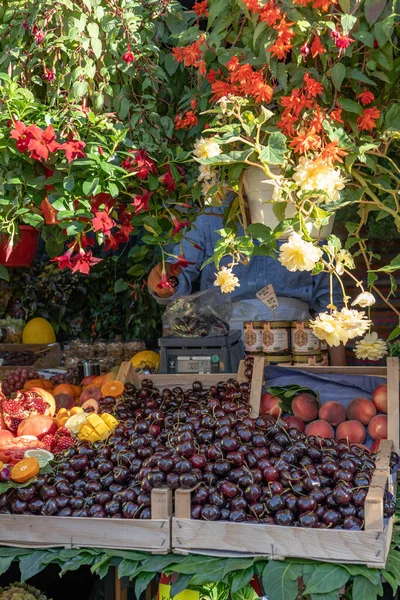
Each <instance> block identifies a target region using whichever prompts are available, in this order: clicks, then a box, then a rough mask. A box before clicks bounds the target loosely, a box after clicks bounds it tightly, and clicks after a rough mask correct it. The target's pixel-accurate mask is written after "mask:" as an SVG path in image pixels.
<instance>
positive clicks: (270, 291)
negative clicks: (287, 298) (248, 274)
mask: <svg viewBox="0 0 400 600" xmlns="http://www.w3.org/2000/svg"><path fill="white" fill-rule="evenodd" d="M256 296H257V298H258V299H259V300H261V302H262V303H263V304H265V306H268V308H269V309H270V310H272V311H274V310H275V309H277V308H278V306H279V302H278V299H277V297H276V294H275V290H274V286H273V285H272V283H269V284H268V285H266V286H265V287H263V288H262V290H260V291H259V292H257V293H256Z"/></svg>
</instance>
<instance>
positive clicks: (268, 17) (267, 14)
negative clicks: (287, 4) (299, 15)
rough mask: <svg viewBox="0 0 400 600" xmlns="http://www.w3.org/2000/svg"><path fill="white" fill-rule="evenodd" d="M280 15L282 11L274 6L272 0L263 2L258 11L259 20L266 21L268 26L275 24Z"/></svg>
mask: <svg viewBox="0 0 400 600" xmlns="http://www.w3.org/2000/svg"><path fill="white" fill-rule="evenodd" d="M281 17H282V11H281V10H280V8H278V7H277V6H275V4H274V2H273V0H271V1H270V2H268V3H267V4H264V6H263V7H262V9H261V11H260V21H263V22H264V23H267V24H268V25H269V26H270V27H273V26H274V25H276V23H277V21H279V19H280V18H281Z"/></svg>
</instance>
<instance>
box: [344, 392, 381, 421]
mask: <svg viewBox="0 0 400 600" xmlns="http://www.w3.org/2000/svg"><path fill="white" fill-rule="evenodd" d="M375 415H376V408H375V406H374V404H373V402H372V401H371V400H368V398H354V400H352V401H351V402H350V404H349V405H348V407H347V418H348V419H349V420H352V419H355V420H356V421H360V423H362V424H363V425H368V423H369V422H370V420H371V419H372V418H373V417H374V416H375Z"/></svg>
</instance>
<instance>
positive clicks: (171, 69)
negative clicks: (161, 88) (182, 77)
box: [164, 54, 179, 75]
mask: <svg viewBox="0 0 400 600" xmlns="http://www.w3.org/2000/svg"><path fill="white" fill-rule="evenodd" d="M164 65H165V69H166V71H167V73H168V75H173V74H174V73H175V72H176V71H177V69H178V67H179V63H178V62H176V60H175V58H174V56H173V54H166V55H165V58H164Z"/></svg>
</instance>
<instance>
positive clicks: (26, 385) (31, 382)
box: [23, 379, 45, 390]
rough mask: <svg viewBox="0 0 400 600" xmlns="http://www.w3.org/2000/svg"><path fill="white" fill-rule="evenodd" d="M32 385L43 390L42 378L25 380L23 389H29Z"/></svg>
mask: <svg viewBox="0 0 400 600" xmlns="http://www.w3.org/2000/svg"><path fill="white" fill-rule="evenodd" d="M33 387H40V388H41V389H42V390H44V389H45V388H44V379H30V380H29V381H25V383H24V388H23V389H24V390H30V389H31V388H33Z"/></svg>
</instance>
